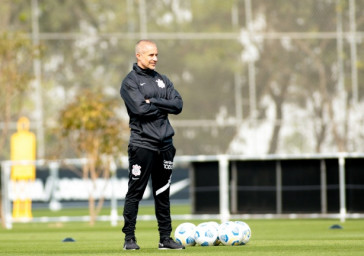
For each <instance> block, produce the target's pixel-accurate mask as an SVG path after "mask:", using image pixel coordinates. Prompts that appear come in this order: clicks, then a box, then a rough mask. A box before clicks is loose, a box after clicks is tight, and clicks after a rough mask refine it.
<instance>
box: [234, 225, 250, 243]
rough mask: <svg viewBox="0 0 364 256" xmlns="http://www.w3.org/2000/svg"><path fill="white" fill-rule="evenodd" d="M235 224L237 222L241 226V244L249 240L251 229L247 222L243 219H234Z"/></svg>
mask: <svg viewBox="0 0 364 256" xmlns="http://www.w3.org/2000/svg"><path fill="white" fill-rule="evenodd" d="M235 223H236V224H238V226H241V228H242V230H243V231H242V233H241V235H242V236H241V243H240V244H241V245H245V244H247V243H248V242H249V240H250V237H251V235H252V231H251V229H250V227H249V225H248V224H246V223H245V222H244V221H235Z"/></svg>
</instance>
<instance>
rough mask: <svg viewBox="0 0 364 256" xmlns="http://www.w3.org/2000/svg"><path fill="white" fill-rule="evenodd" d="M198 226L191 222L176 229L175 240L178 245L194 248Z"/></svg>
mask: <svg viewBox="0 0 364 256" xmlns="http://www.w3.org/2000/svg"><path fill="white" fill-rule="evenodd" d="M195 228H196V225H195V224H193V223H190V222H185V223H182V224H180V225H178V227H177V228H176V230H175V231H174V238H175V240H176V242H177V243H179V244H180V245H184V246H194V245H195V244H196V242H195V238H194V234H195Z"/></svg>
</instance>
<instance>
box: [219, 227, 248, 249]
mask: <svg viewBox="0 0 364 256" xmlns="http://www.w3.org/2000/svg"><path fill="white" fill-rule="evenodd" d="M242 233H243V228H242V226H241V225H238V224H237V223H235V222H233V221H226V222H224V223H222V224H221V225H220V226H219V239H220V241H221V243H222V244H224V245H232V246H236V245H240V244H241V242H242Z"/></svg>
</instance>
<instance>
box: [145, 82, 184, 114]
mask: <svg viewBox="0 0 364 256" xmlns="http://www.w3.org/2000/svg"><path fill="white" fill-rule="evenodd" d="M163 78H164V81H166V82H167V98H166V99H164V98H151V99H150V102H151V103H152V105H155V106H156V107H158V109H160V110H161V111H163V112H165V113H168V114H175V115H177V114H179V113H181V111H182V108H183V100H182V97H181V95H180V94H179V92H178V91H177V90H176V89H175V88H174V86H173V84H172V82H171V81H169V79H168V78H166V77H165V76H164V77H163Z"/></svg>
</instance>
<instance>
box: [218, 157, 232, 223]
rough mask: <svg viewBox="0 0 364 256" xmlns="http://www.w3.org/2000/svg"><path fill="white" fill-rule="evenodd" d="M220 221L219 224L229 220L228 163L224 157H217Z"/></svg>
mask: <svg viewBox="0 0 364 256" xmlns="http://www.w3.org/2000/svg"><path fill="white" fill-rule="evenodd" d="M219 187H220V195H219V196H220V197H219V198H220V219H221V223H223V222H225V221H228V220H229V219H230V211H229V162H228V158H227V156H226V155H220V156H219Z"/></svg>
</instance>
